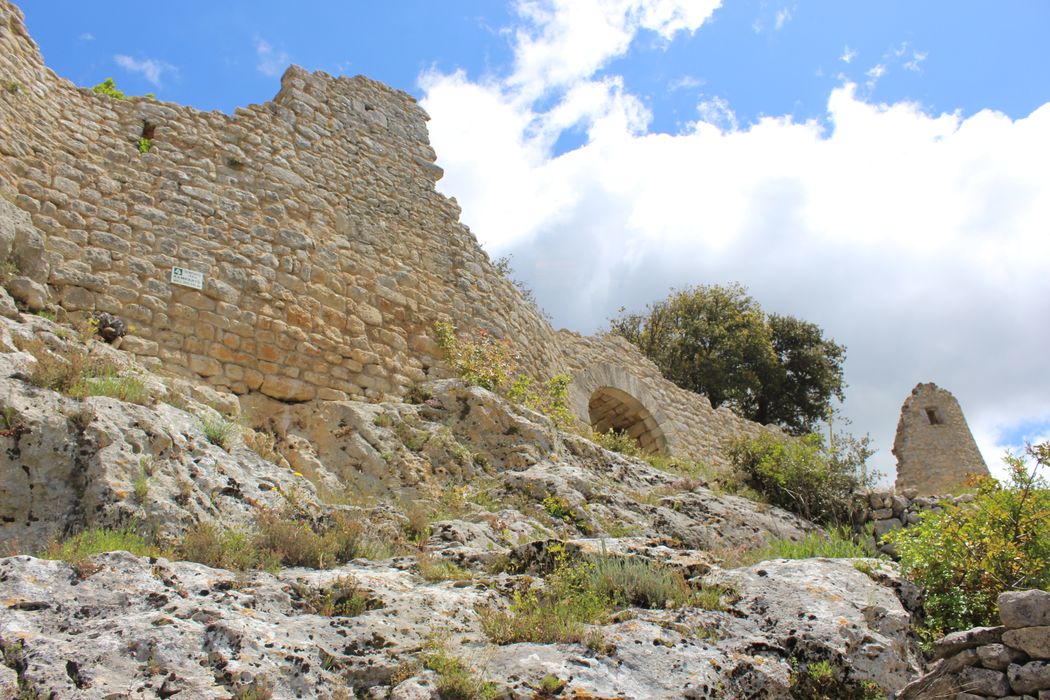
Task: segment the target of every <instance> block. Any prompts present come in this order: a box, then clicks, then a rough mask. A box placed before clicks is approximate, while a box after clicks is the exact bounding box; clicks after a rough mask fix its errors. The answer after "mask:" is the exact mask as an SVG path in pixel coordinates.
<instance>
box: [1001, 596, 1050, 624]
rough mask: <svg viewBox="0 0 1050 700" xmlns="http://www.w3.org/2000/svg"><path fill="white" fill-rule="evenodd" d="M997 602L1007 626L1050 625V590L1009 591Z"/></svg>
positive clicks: (1003, 621) (1002, 619)
mask: <svg viewBox="0 0 1050 700" xmlns="http://www.w3.org/2000/svg"><path fill="white" fill-rule="evenodd" d="M997 602H998V605H999V619H1000V620H1001V621H1002V623H1003V624H1004V625H1006V626H1007V627H1011V628H1014V627H1029V626H1040V625H1050V592H1047V591H1038V590H1029V591H1007V592H1006V593H1000V594H999V599H998V601H997Z"/></svg>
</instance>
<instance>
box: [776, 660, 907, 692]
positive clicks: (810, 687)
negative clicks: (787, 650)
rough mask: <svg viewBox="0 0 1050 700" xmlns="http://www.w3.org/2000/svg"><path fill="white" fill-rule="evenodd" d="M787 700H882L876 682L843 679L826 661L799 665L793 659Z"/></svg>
mask: <svg viewBox="0 0 1050 700" xmlns="http://www.w3.org/2000/svg"><path fill="white" fill-rule="evenodd" d="M792 667H793V668H792V671H791V697H792V698H796V699H797V700H884V698H886V691H884V690H883V689H882V688H881V687H880V686H879V684H878V683H876V682H874V681H870V680H867V679H864V680H855V679H849V678H847V675H848V674H847V673H845V672H844V671H843V669H841V668H838V667H836V666H835V665H833V664H832V663H831V662H830V661H828V660H827V659H822V660H820V661H811V662H809V663H802V662H799V661H797V660H793V663H792Z"/></svg>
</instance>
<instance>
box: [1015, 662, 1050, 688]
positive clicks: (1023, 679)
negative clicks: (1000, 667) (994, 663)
mask: <svg viewBox="0 0 1050 700" xmlns="http://www.w3.org/2000/svg"><path fill="white" fill-rule="evenodd" d="M1006 675H1007V677H1008V678H1009V679H1010V687H1011V688H1013V691H1014V692H1015V693H1035V692H1038V691H1043V690H1050V663H1047V662H1046V661H1029V662H1028V663H1026V664H1023V665H1022V664H1011V665H1010V667H1009V668H1007V669H1006ZM1004 695H1005V693H1004Z"/></svg>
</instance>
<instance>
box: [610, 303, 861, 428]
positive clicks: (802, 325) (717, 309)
mask: <svg viewBox="0 0 1050 700" xmlns="http://www.w3.org/2000/svg"><path fill="white" fill-rule="evenodd" d="M620 311H621V315H620V316H618V317H617V318H614V319H612V321H611V327H610V330H611V332H612V333H615V334H617V335H621V336H623V337H624V338H626V339H627V340H629V341H630V342H632V343H633V344H635V345H637V346H638V348H639V349H640V350H641V351H642V352H643V353H645V355H646V356H647V357H649V358H650V359H651V360H652V361H653V362H655V363H656V366H657V367H659V368H660V371H661V372H662V373H663V375H664V376H665V377H667V378H668V379H669V380H671V381H672V382H674V383H675V384H677V385H678V386H680V387H682V388H685V389H689V390H690V391H695V392H697V393H700V394H704V395H705V396H707V398H708V399H709V400H710V401H711V405H712V406H715V407H718V406H721V405H723V404H725V405H727V406H729V407H730V408H732V409H734V410H735V411H736V412H737V413H739V414H740V415H742V416H744V417H746V418H750V419H751V420H755V421H758V422H761V423H777V424H779V425H781V426H782V427H784V428H785V429H786V430H788V431H789V432H791V433H794V434H802V433H806V432H808V431H810V430H811V429H812V428H813V426H814V425H815V424H816V423H817V422H819V421H821V420H823V419H824V418H826V417H827V415H828V411H829V409H830V406H831V399H832V398H833V397H834V398H839V399H841V398H842V389H843V386H844V385H843V381H842V362H843V360H844V359H845V355H846V349H845V348H844V347H843V346H841V345H838V344H836V343H835V342H833V341H831V340H829V339H826V338H825V337H824V334H823V331H822V330H821V329H820V327H819V326H817V325H816V324H813V323H809V322H807V321H802V320H799V319H797V318H794V317H792V316H781V315H777V314H771V315H767V314H766V313H765V312H764V311H763V310H762V307H761V306H760V305H759V304H758V302H757V301H755V300H754V299H753V298H752V297H751V296H750V295H749V294H748V292H747V289H746V288H745V287H744V286H743V285H740V284H737V283H733V284H730V285H726V286H721V285H700V286H696V287H689V288H686V289H680V290H672V292H671V294H670V295H669V296H668V297H667V298H666V299H664V300H663V301H659V302H656V303H654V304H650V305H649V306H648V307H646V312H645V313H642V314H631V313H625V312H624V310H623V309H621V310H620Z"/></svg>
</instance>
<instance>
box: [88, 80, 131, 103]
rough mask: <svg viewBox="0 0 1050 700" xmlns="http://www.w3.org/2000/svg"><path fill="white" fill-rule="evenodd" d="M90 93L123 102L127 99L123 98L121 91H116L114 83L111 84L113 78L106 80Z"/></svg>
mask: <svg viewBox="0 0 1050 700" xmlns="http://www.w3.org/2000/svg"><path fill="white" fill-rule="evenodd" d="M91 92H93V93H95V94H96V95H105V96H106V97H112V98H113V99H115V100H125V99H127V97H125V96H124V91H123V90H118V89H117V85H116V83H114V82H113V78H106V79H105V80H103V81H102V82H101V83H99V84H98V85H96V86H95V87H93V88H91Z"/></svg>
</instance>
